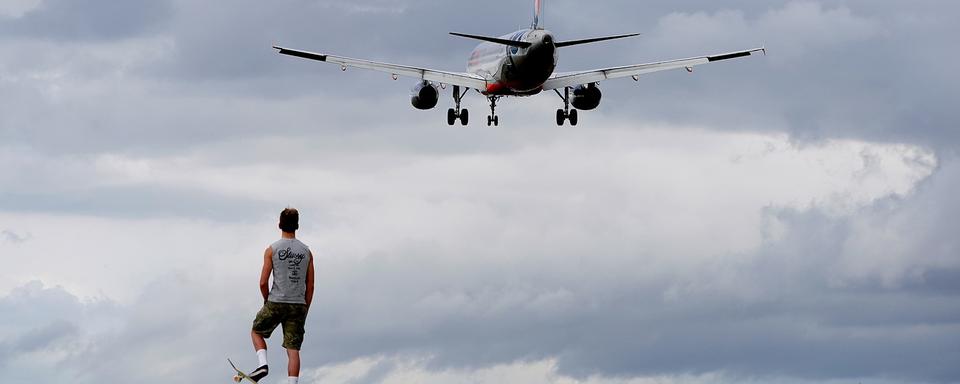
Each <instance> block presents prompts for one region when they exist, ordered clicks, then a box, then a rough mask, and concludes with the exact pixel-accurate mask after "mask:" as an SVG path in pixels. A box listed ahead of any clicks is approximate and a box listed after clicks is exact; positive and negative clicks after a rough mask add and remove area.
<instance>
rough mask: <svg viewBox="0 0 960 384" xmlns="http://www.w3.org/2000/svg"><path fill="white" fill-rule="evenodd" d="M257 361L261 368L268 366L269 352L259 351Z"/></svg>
mask: <svg viewBox="0 0 960 384" xmlns="http://www.w3.org/2000/svg"><path fill="white" fill-rule="evenodd" d="M257 360H258V361H259V362H260V366H261V367H262V366H264V365H267V350H266V349H261V350H259V351H257Z"/></svg>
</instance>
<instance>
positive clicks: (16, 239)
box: [0, 230, 30, 244]
mask: <svg viewBox="0 0 960 384" xmlns="http://www.w3.org/2000/svg"><path fill="white" fill-rule="evenodd" d="M29 239H30V235H20V234H18V233H16V232H14V231H11V230H3V231H0V241H2V242H4V243H13V244H21V243H23V242H25V241H27V240H29Z"/></svg>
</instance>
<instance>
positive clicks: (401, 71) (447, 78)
mask: <svg viewBox="0 0 960 384" xmlns="http://www.w3.org/2000/svg"><path fill="white" fill-rule="evenodd" d="M273 48H274V49H277V50H279V51H280V53H281V54H284V55H290V56H296V57H302V58H304V59H310V60H317V61H325V62H328V63H333V64H338V65H340V68H341V69H343V70H346V69H347V68H348V67H353V68H363V69H369V70H374V71H379V72H385V73H389V74H391V75H394V76H405V77H415V78H418V79H422V80H427V81H433V82H437V83H443V84H450V85H459V86H461V87H466V88H473V89H486V88H487V80H485V79H484V78H482V77H480V76H478V75H473V74H469V73H458V72H447V71H438V70H434V69H428V68H418V67H411V66H407V65H397V64H389V63H379V62H376V61H370V60H361V59H352V58H349V57H342V56H334V55H325V54H321V53H314V52H308V51H300V50H296V49H289V48H283V47H277V46H274V47H273Z"/></svg>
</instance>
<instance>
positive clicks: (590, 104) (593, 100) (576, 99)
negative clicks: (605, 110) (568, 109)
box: [571, 83, 602, 111]
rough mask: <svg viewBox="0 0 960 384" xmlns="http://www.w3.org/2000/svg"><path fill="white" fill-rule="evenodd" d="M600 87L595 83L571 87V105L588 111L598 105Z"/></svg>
mask: <svg viewBox="0 0 960 384" xmlns="http://www.w3.org/2000/svg"><path fill="white" fill-rule="evenodd" d="M601 96H602V94H601V93H600V88H598V87H597V84H596V83H590V84H587V85H578V86H577V87H576V88H574V89H573V101H571V104H573V107H574V108H576V109H580V110H584V111H589V110H591V109H594V108H596V107H597V106H599V105H600V97H601Z"/></svg>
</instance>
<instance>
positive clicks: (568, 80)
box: [543, 48, 766, 90]
mask: <svg viewBox="0 0 960 384" xmlns="http://www.w3.org/2000/svg"><path fill="white" fill-rule="evenodd" d="M756 52H764V53H766V48H754V49H747V50H743V51H736V52H730V53H724V54H719V55H711V56H702V57H691V58H688V59H679V60H668V61H660V62H656V63H646V64H637V65H626V66H622V67H612V68H604V69H595V70H590V71H581V72H573V73H567V74H562V75H558V76H554V77H552V78H550V79H549V80H547V81H546V82H545V83H544V84H543V89H544V90H551V89H559V88H564V87H571V86H575V85H581V84H589V83H596V82H599V81H603V80H610V79H618V78H623V77H630V76H640V75H645V74H648V73H653V72H660V71H667V70H671V69H680V68H692V67H695V66H697V65H703V64H708V63H712V62H715V61H722V60H729V59H736V58H740V57H746V56H750V55H752V54H754V53H756Z"/></svg>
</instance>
